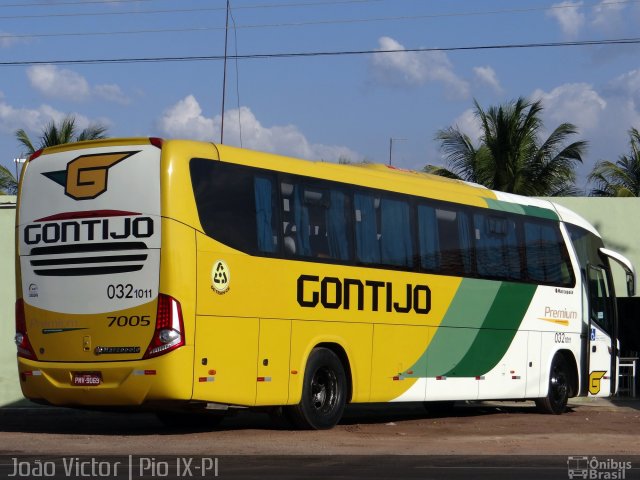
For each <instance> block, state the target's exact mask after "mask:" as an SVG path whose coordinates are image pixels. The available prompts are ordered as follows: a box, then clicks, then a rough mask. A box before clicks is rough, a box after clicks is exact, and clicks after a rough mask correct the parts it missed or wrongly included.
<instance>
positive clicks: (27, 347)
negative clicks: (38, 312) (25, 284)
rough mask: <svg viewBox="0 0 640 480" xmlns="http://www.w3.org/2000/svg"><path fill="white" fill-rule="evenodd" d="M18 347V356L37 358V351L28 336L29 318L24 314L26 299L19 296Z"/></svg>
mask: <svg viewBox="0 0 640 480" xmlns="http://www.w3.org/2000/svg"><path fill="white" fill-rule="evenodd" d="M15 341H16V347H18V356H19V357H24V358H30V359H32V360H37V357H36V353H35V352H34V351H33V347H32V346H31V342H29V337H28V336H27V320H26V318H25V314H24V301H23V300H22V299H21V298H19V299H17V300H16V336H15Z"/></svg>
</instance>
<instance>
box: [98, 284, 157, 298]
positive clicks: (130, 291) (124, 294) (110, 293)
mask: <svg viewBox="0 0 640 480" xmlns="http://www.w3.org/2000/svg"><path fill="white" fill-rule="evenodd" d="M107 298H108V299H109V300H113V299H114V298H116V299H118V300H120V299H123V298H142V299H144V298H148V299H151V298H153V290H152V289H151V288H135V287H134V286H133V285H131V284H130V283H125V284H123V283H117V284H110V285H107Z"/></svg>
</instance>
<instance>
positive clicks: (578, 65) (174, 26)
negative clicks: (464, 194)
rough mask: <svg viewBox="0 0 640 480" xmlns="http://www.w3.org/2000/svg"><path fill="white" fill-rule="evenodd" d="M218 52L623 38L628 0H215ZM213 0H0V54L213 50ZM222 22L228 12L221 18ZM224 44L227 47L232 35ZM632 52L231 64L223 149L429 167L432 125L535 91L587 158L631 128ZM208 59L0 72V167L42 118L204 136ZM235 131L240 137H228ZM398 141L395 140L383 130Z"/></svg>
mask: <svg viewBox="0 0 640 480" xmlns="http://www.w3.org/2000/svg"><path fill="white" fill-rule="evenodd" d="M231 6H232V11H233V19H234V20H235V25H236V27H237V28H236V29H235V31H234V30H230V32H229V54H231V55H233V54H235V52H236V49H237V53H238V55H240V56H242V55H250V54H281V53H301V52H335V51H372V50H402V49H404V48H406V49H418V48H442V49H448V48H451V47H471V46H488V45H509V44H511V45H512V44H530V43H556V42H567V41H582V40H602V39H617V38H630V37H635V36H637V25H638V22H639V21H640V2H638V1H637V0H627V1H624V0H605V1H602V0H597V1H589V0H580V1H576V0H573V1H562V2H553V1H546V0H518V1H517V2H514V1H513V0H511V1H508V0H476V1H471V0H449V1H442V0H440V1H438V0H333V1H331V0H231ZM224 7H225V1H224V0H183V1H176V0H173V1H171V0H128V1H125V0H123V1H119V2H117V1H101V0H86V1H80V0H1V1H0V62H32V61H59V60H87V59H92V60H93V59H96V60H103V59H126V58H159V57H191V56H208V57H211V56H214V57H215V56H221V55H223V53H224V24H225V11H224ZM231 27H233V22H231ZM236 40H237V44H236ZM639 49H640V45H607V46H602V45H594V46H570V47H557V48H528V49H487V50H466V51H430V52H400V53H379V54H375V55H371V54H367V55H329V56H308V57H294V58H273V57H272V58H263V59H240V60H238V61H237V62H236V61H235V60H230V61H229V62H228V63H227V95H226V113H225V143H228V144H233V145H240V143H241V142H242V145H243V146H245V147H248V148H254V149H258V150H266V151H272V152H277V153H283V154H289V155H294V156H300V157H304V158H310V159H324V160H328V161H336V160H337V159H338V158H339V157H341V156H342V157H347V158H349V159H351V160H361V159H367V160H370V161H374V162H385V163H386V162H387V161H388V159H389V139H390V138H395V139H397V140H395V141H394V143H393V164H394V165H397V166H400V167H405V168H412V169H420V168H422V167H423V166H424V165H426V164H442V155H441V153H440V151H439V148H438V143H437V142H436V141H435V140H434V137H435V134H436V132H437V131H438V130H439V129H442V128H446V127H448V126H451V125H458V126H459V127H460V128H461V129H463V130H464V131H465V132H467V133H468V134H469V135H470V136H471V137H472V138H475V137H477V135H478V126H477V123H476V121H475V119H474V116H473V114H472V105H473V99H476V100H477V101H478V102H479V103H480V104H481V105H482V106H483V107H489V106H491V105H497V104H500V103H504V102H507V101H509V100H512V99H515V98H517V97H519V96H524V97H527V98H529V99H532V100H537V99H541V100H542V101H543V105H544V107H545V109H544V113H543V118H544V121H545V126H546V127H547V128H548V129H549V130H551V129H553V128H555V127H556V126H557V125H558V124H559V123H562V122H571V123H574V124H575V125H576V126H577V127H578V129H579V132H580V133H579V135H578V136H576V137H575V140H578V139H584V140H587V141H588V142H589V144H590V148H589V151H588V153H587V155H586V157H585V159H584V165H583V166H581V167H580V169H579V171H580V181H579V183H580V186H584V177H585V175H586V173H587V172H588V171H589V170H590V169H591V168H592V166H593V164H594V163H595V161H597V160H599V159H605V158H606V159H612V160H615V159H617V157H618V156H619V155H620V154H623V153H626V152H627V151H628V150H629V148H628V135H627V131H628V130H629V128H630V127H632V126H635V127H638V128H640V103H639V102H640V65H639V63H640V55H639ZM222 74H223V62H222V61H220V60H206V61H185V62H140V63H122V64H113V63H99V64H84V65H77V64H53V65H51V64H50V65H43V64H40V65H20V66H14V65H4V66H0V152H1V155H0V162H1V163H2V165H4V166H6V167H8V168H11V169H13V162H12V159H13V158H15V157H18V156H20V154H21V153H22V152H21V149H20V146H19V145H18V143H17V142H16V140H15V137H14V132H15V130H16V129H18V128H24V129H25V130H27V132H28V133H29V134H30V136H31V137H32V138H34V139H36V138H37V137H38V134H39V132H40V130H41V129H42V127H43V126H44V125H46V124H47V123H48V122H49V121H51V120H52V119H55V120H59V119H61V118H63V117H64V116H65V115H66V114H73V115H75V116H76V117H77V119H78V124H79V125H80V126H81V127H85V126H87V125H88V124H89V123H91V122H102V123H103V124H106V125H107V126H108V127H109V134H110V136H114V137H115V136H139V135H141V136H161V137H166V138H195V139H202V140H215V141H219V139H220V123H221V122H220V120H221V99H222V77H223V75H222ZM240 132H241V133H242V138H240ZM400 139H402V140H400Z"/></svg>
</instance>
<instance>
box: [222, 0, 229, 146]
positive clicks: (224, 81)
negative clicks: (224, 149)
mask: <svg viewBox="0 0 640 480" xmlns="http://www.w3.org/2000/svg"><path fill="white" fill-rule="evenodd" d="M229 1H230V0H227V21H226V23H225V27H224V67H223V73H222V118H221V119H220V143H221V144H222V143H224V100H225V97H226V92H227V40H228V37H229V9H230V8H231V6H230V5H229Z"/></svg>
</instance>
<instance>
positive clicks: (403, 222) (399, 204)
mask: <svg viewBox="0 0 640 480" xmlns="http://www.w3.org/2000/svg"><path fill="white" fill-rule="evenodd" d="M412 239H413V236H412V234H411V207H410V206H409V203H408V202H406V201H405V200H397V199H395V198H387V197H382V199H381V202H380V262H381V263H382V264H384V265H393V266H397V267H413V241H412Z"/></svg>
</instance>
